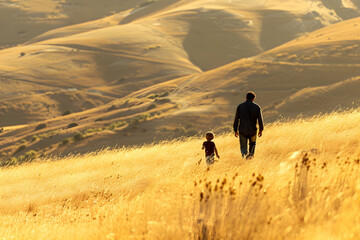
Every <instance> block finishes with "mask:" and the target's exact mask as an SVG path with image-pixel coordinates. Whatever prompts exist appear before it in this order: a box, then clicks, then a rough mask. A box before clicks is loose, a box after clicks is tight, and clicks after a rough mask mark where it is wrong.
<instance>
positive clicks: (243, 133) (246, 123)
mask: <svg viewBox="0 0 360 240" xmlns="http://www.w3.org/2000/svg"><path fill="white" fill-rule="evenodd" d="M255 97H256V95H255V93H254V92H252V91H250V92H248V93H247V94H246V101H245V102H243V103H241V104H240V105H239V106H238V107H237V109H236V114H235V120H234V132H235V137H239V139H240V150H241V155H242V157H243V158H245V157H246V158H247V159H250V158H252V157H253V156H254V154H255V145H256V137H257V135H258V136H259V137H261V136H262V132H263V130H264V125H263V118H262V114H261V108H260V106H259V105H257V104H256V103H254V100H255ZM257 123H258V124H259V133H258V134H257V127H256V124H257ZM248 142H249V151H248V146H247V145H248Z"/></svg>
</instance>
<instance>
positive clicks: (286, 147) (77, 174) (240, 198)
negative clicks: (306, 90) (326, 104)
mask: <svg viewBox="0 0 360 240" xmlns="http://www.w3.org/2000/svg"><path fill="white" fill-rule="evenodd" d="M359 120H360V112H359V109H357V110H353V111H349V112H345V113H334V114H330V115H326V116H318V117H314V118H311V119H301V120H297V121H292V122H285V123H274V124H270V125H268V126H266V130H265V131H264V136H263V137H262V138H260V139H259V140H258V145H257V150H256V156H255V158H254V159H253V160H250V161H249V160H243V159H241V157H240V150H239V143H238V140H237V139H236V138H234V137H233V135H230V134H229V135H221V136H219V135H218V136H217V138H216V139H215V142H216V145H217V147H218V149H219V152H220V153H221V156H222V158H221V159H220V160H219V162H216V163H215V164H214V165H213V166H210V167H209V168H207V166H206V164H205V161H202V162H201V163H200V164H198V162H199V159H200V158H204V156H203V155H204V153H203V152H202V150H201V143H202V139H198V138H191V139H188V140H181V141H171V142H164V143H161V144H158V145H150V146H143V147H139V148H123V149H117V150H104V151H101V152H98V153H91V154H88V155H84V156H69V157H66V158H63V159H57V158H54V159H47V160H39V161H37V162H34V163H31V164H25V165H21V166H17V167H9V168H3V169H1V170H0V221H1V224H0V237H1V238H2V239H329V238H330V237H331V238H333V239H351V238H353V239H359V237H360V231H359V230H360V229H359V227H358V226H360V225H359V223H360V222H359V218H358V214H359V212H360V209H359V206H360V198H359V196H360V191H359V181H358V176H359V158H360V147H359V139H360V125H359ZM294 153H297V154H294ZM289 156H290V157H289Z"/></svg>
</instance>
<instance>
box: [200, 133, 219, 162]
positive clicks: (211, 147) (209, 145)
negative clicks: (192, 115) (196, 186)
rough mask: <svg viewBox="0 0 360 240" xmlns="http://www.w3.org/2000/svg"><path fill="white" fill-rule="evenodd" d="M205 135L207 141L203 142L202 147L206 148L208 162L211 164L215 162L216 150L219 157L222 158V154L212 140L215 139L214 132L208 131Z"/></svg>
mask: <svg viewBox="0 0 360 240" xmlns="http://www.w3.org/2000/svg"><path fill="white" fill-rule="evenodd" d="M205 137H206V140H207V141H205V142H204V143H203V145H202V149H205V157H206V164H207V165H211V164H214V162H215V156H214V152H215V154H216V157H217V158H220V156H219V154H218V151H217V149H216V146H215V143H214V142H213V141H211V140H213V139H214V134H213V133H212V132H207V133H206V135H205Z"/></svg>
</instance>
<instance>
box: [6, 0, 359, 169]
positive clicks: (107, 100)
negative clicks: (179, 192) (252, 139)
mask: <svg viewBox="0 0 360 240" xmlns="http://www.w3.org/2000/svg"><path fill="white" fill-rule="evenodd" d="M36 4H43V7H42V8H39V7H38V6H39V5H36ZM81 4H82V3H81V1H75V0H74V1H66V2H65V1H60V2H59V1H53V2H52V1H47V2H46V3H45V2H41V1H28V2H26V3H25V2H22V1H5V2H4V3H2V4H0V12H6V13H7V14H8V15H6V14H5V15H1V14H0V16H1V21H0V24H3V25H5V24H6V21H8V20H13V17H14V16H18V17H19V16H21V17H19V18H21V19H22V20H21V21H20V20H19V19H17V20H16V21H13V22H14V23H13V25H14V26H11V31H10V30H9V24H7V25H6V26H7V28H2V30H1V31H7V32H6V33H7V34H4V36H6V38H5V37H4V38H3V39H2V40H1V41H3V42H1V44H2V45H3V46H4V47H5V48H4V49H2V50H1V51H0V81H1V83H2V84H1V86H0V92H1V97H0V99H1V105H0V124H1V125H2V126H4V132H3V133H2V134H1V135H0V147H1V153H0V154H1V159H3V160H4V164H7V163H9V162H19V161H20V162H21V161H24V160H26V159H29V158H32V157H33V156H45V155H48V154H59V153H62V154H68V153H75V152H77V153H85V152H88V151H91V150H97V149H101V148H103V147H114V146H121V145H138V144H143V143H149V142H154V141H158V140H162V139H169V138H176V137H181V136H192V135H194V134H197V133H198V132H199V131H204V130H208V129H214V130H216V131H217V132H223V131H229V130H231V129H230V126H231V121H232V118H233V114H234V110H235V108H236V106H237V104H239V103H240V102H241V101H242V100H243V98H244V94H245V93H246V91H248V90H249V89H251V90H254V91H255V92H256V93H257V94H258V98H257V102H258V103H259V104H260V105H261V106H262V107H263V112H264V116H265V119H266V121H268V122H272V121H274V120H277V119H279V118H282V117H285V118H294V117H296V116H298V115H300V114H303V115H309V116H311V115H314V114H318V113H320V112H328V111H332V110H334V109H335V108H336V107H345V108H348V107H356V106H358V105H359V101H360V99H359V95H358V94H357V91H356V89H358V87H359V79H360V78H359V76H360V70H359V69H360V68H359V64H360V63H359V61H358V48H359V46H360V45H359V38H360V37H359V30H360V29H359V26H360V19H359V18H357V16H360V13H359V5H358V4H357V2H356V1H350V0H349V1H346V2H345V3H341V2H338V1H329V0H322V1H317V2H315V1H308V0H297V1H280V0H277V1H275V0H271V1H261V0H258V1H251V2H244V1H230V2H229V1H205V0H199V1H170V0H159V1H145V2H139V1H120V2H116V3H115V1H110V0H109V1H102V2H101V3H100V2H98V1H90V2H89V5H88V6H86V7H84V6H82V5H81ZM35 9H36V11H35ZM94 12H96V14H95V13H94ZM10 13H11V14H10ZM12 13H16V14H12ZM55 15H56V17H51V16H55ZM104 15H107V16H104ZM35 16H38V17H35ZM29 19H30V20H29ZM46 19H48V20H49V21H45V20H46ZM29 24H31V27H30V26H29ZM22 28H26V29H28V32H29V33H31V34H28V35H26V34H25V33H21V34H20V33H16V31H20V30H19V29H22ZM45 29H46V30H49V31H46V30H45ZM15 33H16V34H20V35H24V37H22V38H18V36H17V35H16V34H15ZM1 35H2V36H3V34H1ZM8 43H11V44H8ZM19 43H21V44H19ZM5 45H6V46H5ZM14 45H16V46H14ZM10 46H12V47H10Z"/></svg>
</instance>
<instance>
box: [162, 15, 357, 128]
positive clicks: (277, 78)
mask: <svg viewBox="0 0 360 240" xmlns="http://www.w3.org/2000/svg"><path fill="white" fill-rule="evenodd" d="M359 21H360V19H359V18H356V19H353V20H348V21H345V22H342V23H339V24H335V25H333V26H331V27H326V28H324V29H321V30H318V31H316V32H314V33H311V34H309V35H308V36H307V37H301V38H299V39H297V40H294V41H292V42H290V43H288V44H284V45H283V46H280V47H278V48H276V49H274V50H270V51H267V52H265V53H263V54H260V55H258V56H256V57H254V58H249V59H242V60H239V61H236V62H234V63H231V64H228V65H225V66H223V67H220V68H217V69H214V70H212V71H208V72H205V73H203V74H200V75H198V76H197V77H189V78H187V79H179V80H178V81H179V82H181V83H183V84H179V86H181V87H179V88H178V90H177V91H175V92H176V95H177V96H180V98H181V99H182V101H183V102H187V106H189V107H190V108H191V107H192V109H196V108H198V109H199V111H200V109H205V108H206V106H207V107H213V110H212V111H208V112H207V114H208V115H209V116H211V115H212V114H219V115H221V114H220V112H221V113H222V116H223V117H224V119H223V121H225V120H226V117H225V116H226V115H228V118H227V119H228V121H231V118H232V117H233V116H232V114H233V112H234V109H235V108H236V106H237V104H239V102H241V101H243V99H244V96H245V93H246V91H248V89H252V90H254V91H255V92H256V93H257V94H258V98H257V99H256V101H257V102H258V103H259V104H260V105H261V106H263V109H264V115H265V117H266V119H268V120H272V119H274V117H278V116H279V115H283V116H285V117H296V116H297V115H299V114H306V115H312V114H316V113H319V112H323V111H331V110H333V109H334V108H336V107H353V106H358V105H359V103H360V99H359V95H358V94H357V89H358V86H359V85H358V84H359V78H358V76H359V75H360V71H359V69H360V68H359V66H360V65H359V61H358V55H359V53H358V43H357V39H358V28H357V25H360V22H359ZM340 30H341V32H343V34H338V32H339V31H340ZM320 32H322V33H324V34H325V33H326V37H324V38H322V40H317V38H316V36H318V35H319V33H320ZM338 35H340V36H343V37H341V38H340V37H338V38H336V37H334V39H335V40H334V41H332V40H331V39H332V36H338ZM329 38H330V40H328V39H329ZM312 39H315V40H314V41H312ZM304 59H307V60H304ZM161 86H163V85H159V87H160V88H161ZM287 105H288V106H287ZM195 114H197V112H196V111H195V113H194V116H195ZM204 116H205V114H204Z"/></svg>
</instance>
